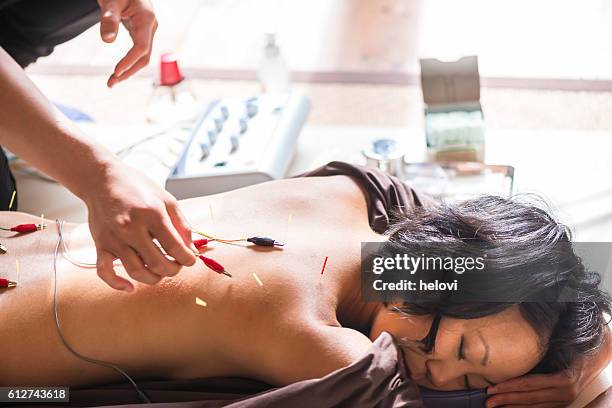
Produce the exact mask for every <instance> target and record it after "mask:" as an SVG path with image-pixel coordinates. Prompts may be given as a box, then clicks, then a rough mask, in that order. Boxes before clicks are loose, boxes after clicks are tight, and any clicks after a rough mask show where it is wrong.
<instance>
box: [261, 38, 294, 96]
mask: <svg viewBox="0 0 612 408" xmlns="http://www.w3.org/2000/svg"><path fill="white" fill-rule="evenodd" d="M265 36H266V37H265V41H266V43H265V46H264V50H263V56H262V58H261V61H260V63H259V69H258V70H257V78H258V79H259V82H260V83H261V87H262V90H263V92H265V93H271V94H281V93H286V92H288V91H289V84H290V73H289V67H288V66H287V63H286V61H285V59H284V58H283V56H282V54H281V52H280V48H279V46H278V44H277V43H276V34H275V33H271V32H268V33H266V34H265Z"/></svg>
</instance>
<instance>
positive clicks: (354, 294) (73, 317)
mask: <svg viewBox="0 0 612 408" xmlns="http://www.w3.org/2000/svg"><path fill="white" fill-rule="evenodd" d="M330 197H333V199H329V198H330ZM181 207H182V209H183V212H184V214H185V216H186V217H187V219H188V220H189V222H190V223H191V224H192V225H193V226H194V227H198V228H199V229H205V230H208V231H209V232H214V234H215V235H217V236H221V237H227V238H231V237H237V236H238V237H239V236H251V235H259V234H261V235H267V236H271V237H274V238H276V239H279V240H281V241H284V242H285V244H286V245H285V247H283V248H282V249H279V248H269V249H265V248H263V249H262V248H260V247H253V246H250V245H242V244H236V245H221V244H219V243H215V242H213V243H211V244H210V245H209V246H208V247H205V248H203V252H204V253H205V254H206V255H207V256H209V257H212V258H214V259H215V260H217V261H219V262H220V263H222V264H223V265H224V266H225V268H226V269H227V271H229V272H230V273H231V274H232V276H233V277H232V278H229V277H226V276H224V275H219V274H216V273H214V272H212V271H211V270H210V269H208V268H207V267H206V266H205V265H204V264H203V263H201V262H200V263H197V264H196V265H194V266H192V267H189V268H182V269H181V270H180V271H178V273H177V271H171V272H169V273H168V277H166V278H163V279H162V280H161V281H150V282H148V283H149V284H141V283H137V284H136V285H135V290H134V292H133V293H123V292H119V291H116V290H112V289H110V288H109V287H108V286H106V285H105V284H104V283H103V282H102V281H101V280H100V279H99V278H98V277H97V276H96V274H95V270H83V269H81V268H79V267H78V266H76V265H73V264H71V263H69V262H67V261H66V260H65V259H61V258H60V259H59V262H58V270H57V272H58V273H57V284H58V312H59V316H60V318H61V328H62V331H63V334H64V337H65V338H66V340H67V341H68V343H70V345H71V346H72V348H73V349H74V350H76V351H78V352H79V353H80V354H82V355H85V356H87V357H90V358H95V359H98V360H103V361H108V362H113V363H114V364H116V365H117V366H119V367H121V368H122V369H124V370H125V371H127V372H128V373H129V374H130V375H131V376H132V377H134V378H136V379H145V378H168V379H173V378H206V377H217V376H238V377H246V378H253V379H257V380H260V381H264V382H267V383H270V384H273V385H286V384H290V383H293V382H296V381H300V380H304V379H309V378H317V377H322V376H325V375H327V374H329V373H330V372H332V371H334V370H337V369H339V368H342V367H345V366H347V365H349V364H351V363H352V362H354V361H356V360H357V359H359V358H360V357H362V356H363V355H364V354H365V353H366V352H367V350H368V349H369V348H370V347H371V344H372V343H371V340H370V339H374V338H375V337H377V336H378V334H379V333H380V332H382V331H384V330H386V331H388V332H390V333H391V334H392V335H393V336H394V338H395V339H396V340H397V341H398V342H400V343H401V344H402V345H403V350H404V355H405V360H406V363H407V367H408V368H409V371H410V373H411V376H412V377H413V379H414V381H416V382H417V383H419V384H422V385H425V386H429V387H431V388H439V389H463V388H466V387H482V386H486V385H488V383H489V382H490V383H498V382H502V381H505V380H508V379H510V378H513V377H517V376H520V375H523V374H525V373H527V372H531V371H533V370H534V369H537V370H540V369H541V370H542V371H548V370H550V371H554V370H558V369H562V368H564V367H566V366H568V365H571V364H573V361H574V360H576V358H577V357H580V356H582V355H586V354H588V353H589V352H595V351H597V350H601V344H603V343H602V342H603V340H604V337H605V336H604V330H605V327H604V321H603V316H602V313H603V312H605V311H608V310H609V302H608V299H607V297H605V296H604V295H603V294H602V293H601V292H599V291H598V290H597V289H596V287H595V285H594V283H593V282H591V277H590V276H589V275H588V274H587V273H586V272H584V270H582V269H581V268H578V267H577V268H570V269H571V272H570V273H562V272H560V270H554V271H553V272H551V273H553V274H554V275H551V276H546V277H545V278H546V279H539V278H542V276H539V278H538V276H534V279H532V280H529V279H528V277H521V279H522V280H524V281H525V282H526V283H528V285H526V287H528V288H529V290H535V291H536V292H537V290H539V288H540V287H541V286H542V284H543V282H546V281H547V279H549V278H555V279H557V280H559V281H564V280H565V281H569V280H571V279H572V278H573V279H574V280H575V281H576V283H577V285H578V287H579V289H580V290H581V291H582V292H581V294H584V295H585V296H588V300H585V301H581V302H578V303H567V304H564V305H561V306H560V305H555V304H550V305H548V304H535V305H527V304H521V303H520V302H516V303H517V304H504V305H497V304H484V305H475V306H473V307H472V306H471V305H468V307H455V306H454V305H445V304H434V305H414V304H389V305H387V306H384V305H382V304H381V303H375V302H369V303H364V302H362V301H361V298H360V285H361V276H360V266H361V265H360V254H361V242H371V241H379V242H385V241H387V240H390V241H391V242H399V243H400V244H402V245H405V246H406V247H409V245H410V242H412V241H414V242H417V241H422V240H425V239H426V238H428V237H429V238H431V237H432V236H438V237H444V238H445V239H449V240H452V239H455V240H456V239H457V238H456V237H457V234H456V233H455V234H452V233H449V232H448V231H460V232H461V233H460V235H459V236H460V237H468V236H469V237H478V238H479V239H480V240H482V241H486V242H489V241H491V242H501V241H504V240H512V239H518V240H523V241H524V242H529V243H533V251H536V252H537V251H540V252H544V253H546V250H547V248H549V246H547V244H552V243H553V242H557V241H564V240H567V234H566V233H565V229H564V228H563V227H562V226H560V225H559V224H557V223H556V222H555V221H554V220H552V219H551V218H550V217H548V215H546V214H545V213H544V212H543V211H540V210H537V209H535V208H533V207H529V206H524V205H520V204H517V203H512V202H509V201H506V200H502V199H495V198H484V199H481V200H475V201H468V202H466V203H464V204H462V205H460V206H458V207H454V208H450V209H441V210H428V211H427V212H425V211H424V212H419V211H415V212H414V213H411V214H406V215H405V216H404V218H403V220H400V221H398V222H397V223H396V224H395V225H394V226H392V228H391V229H390V230H389V231H388V234H387V235H380V234H377V233H375V232H374V231H373V230H372V229H371V227H370V222H369V219H368V202H367V201H366V199H365V197H364V193H363V191H362V190H361V188H360V186H359V185H357V184H355V183H354V182H353V181H352V179H350V178H348V177H346V176H333V177H322V178H301V179H291V180H281V181H276V182H270V183H264V184H260V185H256V186H252V187H248V188H244V189H240V190H236V191H232V192H228V193H224V194H219V195H215V196H211V197H205V198H198V199H193V200H187V201H183V202H182V203H181ZM28 221H30V222H32V221H34V222H35V218H34V217H30V216H27V215H24V214H14V213H11V214H9V213H0V225H13V224H19V223H24V222H28ZM126 233H131V232H130V231H129V230H126ZM64 236H65V238H66V243H67V247H68V250H69V251H70V256H71V258H73V259H76V260H79V261H91V260H92V258H93V259H95V248H94V246H93V244H92V241H91V238H90V236H89V233H88V231H87V225H84V224H82V225H79V224H67V225H66V227H65V229H64ZM462 242H463V241H462ZM2 243H3V244H4V245H5V246H7V247H8V248H9V250H10V252H9V253H10V256H8V257H6V256H5V257H2V256H0V270H2V271H6V270H11V269H12V268H14V259H15V258H19V260H20V263H21V275H20V277H19V286H18V287H17V288H15V289H11V290H6V291H4V292H1V293H0V308H1V309H2V310H3V311H4V320H3V324H2V325H0V339H2V343H3V347H4V349H5V354H4V355H5V356H6V358H5V359H4V360H3V362H2V368H0V384H2V385H70V386H86V385H91V384H101V383H107V382H111V381H119V380H122V379H123V378H122V377H121V376H119V375H118V374H117V373H116V372H114V371H113V370H109V369H108V368H107V367H100V366H96V365H94V364H91V363H88V362H85V361H82V360H80V359H78V358H77V357H75V356H74V355H73V354H72V353H70V352H69V351H68V350H67V348H66V347H65V345H64V344H62V342H61V341H60V339H59V337H58V333H57V330H56V327H55V322H54V317H53V313H52V311H53V297H52V296H51V294H52V293H53V284H54V281H53V272H52V271H53V269H52V264H53V252H54V248H55V245H56V243H57V231H56V228H55V225H50V226H49V228H48V229H47V230H46V231H44V232H42V233H34V234H30V235H25V236H6V237H4V236H3V238H2ZM469 243H470V242H468V241H466V245H467V244H469ZM534 253H535V252H534ZM325 259H327V261H326V262H325ZM574 261H575V262H576V265H578V264H577V262H578V261H577V260H574ZM324 263H325V264H326V266H325V268H324V269H323V271H322V267H323V264H324ZM116 270H117V273H118V274H120V275H122V276H124V277H128V278H129V277H133V275H134V274H135V271H131V270H129V269H128V270H127V271H126V270H124V269H123V267H121V266H118V267H117V268H116ZM322 272H323V273H322ZM253 273H256V275H257V277H258V279H255V278H254V276H253ZM542 273H545V272H542ZM546 273H547V272H546ZM536 278H537V279H536ZM492 287H493V288H494V287H495V285H492ZM521 287H522V286H521ZM196 298H199V299H201V300H203V301H204V303H202V302H199V303H197V302H196V301H195V300H196ZM581 299H582V297H581ZM363 333H369V334H370V336H369V337H370V338H368V337H367V336H365V335H364V334H363ZM599 354H601V353H599ZM605 358H606V359H607V358H608V357H607V355H606V356H605Z"/></svg>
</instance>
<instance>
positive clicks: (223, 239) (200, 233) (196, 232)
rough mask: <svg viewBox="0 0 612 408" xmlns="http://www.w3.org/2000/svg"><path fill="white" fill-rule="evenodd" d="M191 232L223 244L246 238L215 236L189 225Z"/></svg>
mask: <svg viewBox="0 0 612 408" xmlns="http://www.w3.org/2000/svg"><path fill="white" fill-rule="evenodd" d="M190 229H191V232H193V233H194V234H197V235H200V236H202V237H204V238H208V239H209V240H211V241H217V242H222V243H224V244H230V243H234V242H243V241H245V242H246V240H247V238H236V239H225V238H217V237H215V236H213V235H210V234H207V233H205V232H202V231H198V230H197V229H195V228H193V227H190Z"/></svg>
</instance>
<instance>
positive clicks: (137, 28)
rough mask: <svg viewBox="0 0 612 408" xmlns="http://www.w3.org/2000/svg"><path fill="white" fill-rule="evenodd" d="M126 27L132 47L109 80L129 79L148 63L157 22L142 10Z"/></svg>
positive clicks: (150, 14) (149, 12)
mask: <svg viewBox="0 0 612 408" xmlns="http://www.w3.org/2000/svg"><path fill="white" fill-rule="evenodd" d="M127 26H128V27H129V31H130V36H131V37H132V40H133V41H134V45H133V46H132V48H131V49H130V50H129V51H128V52H127V54H126V55H125V56H124V57H123V58H122V59H121V60H120V61H119V62H118V63H117V65H116V66H115V70H114V72H113V75H112V76H111V79H112V78H113V77H115V78H116V80H118V81H122V80H124V79H127V78H129V77H130V76H131V75H133V74H134V73H135V72H136V71H138V70H139V69H141V68H142V67H144V66H145V65H147V64H148V63H149V58H150V57H151V49H152V47H153V36H154V35H155V31H156V30H157V20H156V19H155V14H153V12H152V11H148V10H143V11H141V12H140V13H139V14H137V15H135V16H133V17H132V18H131V19H130V21H129V24H128V25H127ZM109 82H110V79H109Z"/></svg>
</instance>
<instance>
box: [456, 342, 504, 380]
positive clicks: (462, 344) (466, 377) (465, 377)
mask: <svg viewBox="0 0 612 408" xmlns="http://www.w3.org/2000/svg"><path fill="white" fill-rule="evenodd" d="M479 337H480V340H481V341H482V343H483V347H484V349H485V352H484V355H483V357H482V358H481V359H479V364H480V365H481V366H483V367H485V366H486V365H487V363H488V359H489V347H488V345H487V343H485V341H484V339H483V338H482V336H479ZM465 349H466V340H465V335H464V334H462V335H461V338H460V339H459V346H458V347H457V359H458V360H459V361H461V360H466V359H467V357H466V354H465ZM476 377H477V378H478V380H480V381H478V380H476V381H475V382H472V381H470V377H469V375H468V374H464V375H463V385H464V387H465V388H466V389H468V390H470V389H473V388H474V386H473V385H472V384H475V383H482V386H480V385H479V386H478V387H477V388H484V387H487V386H489V385H495V384H494V383H493V382H492V381H490V380H488V379H487V378H486V377H484V376H476Z"/></svg>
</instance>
